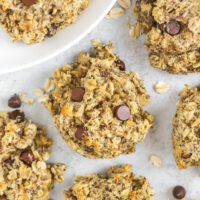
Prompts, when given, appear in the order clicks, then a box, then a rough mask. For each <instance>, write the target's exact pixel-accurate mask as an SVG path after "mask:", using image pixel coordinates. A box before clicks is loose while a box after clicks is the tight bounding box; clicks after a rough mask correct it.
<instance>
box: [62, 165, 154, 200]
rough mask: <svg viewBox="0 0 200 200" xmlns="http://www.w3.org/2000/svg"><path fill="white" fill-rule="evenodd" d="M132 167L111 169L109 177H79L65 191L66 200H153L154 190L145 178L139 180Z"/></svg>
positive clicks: (97, 175)
mask: <svg viewBox="0 0 200 200" xmlns="http://www.w3.org/2000/svg"><path fill="white" fill-rule="evenodd" d="M131 168H132V166H131V165H128V164H126V165H123V166H114V167H110V169H109V170H108V171H107V176H103V175H100V174H87V175H86V176H85V177H82V176H77V177H76V181H75V183H74V184H73V186H72V187H71V188H70V189H69V190H67V191H64V196H65V200H76V199H81V200H87V199H98V200H105V199H106V200H108V199H109V200H111V199H112V200H118V199H123V200H133V199H135V200H136V199H138V200H151V199H153V197H154V190H153V188H152V186H151V185H150V184H149V182H148V181H147V179H146V178H145V177H143V176H140V177H139V178H137V177H136V176H135V175H134V174H133V173H132V172H131Z"/></svg>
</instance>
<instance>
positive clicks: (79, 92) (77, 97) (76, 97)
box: [72, 87, 85, 102]
mask: <svg viewBox="0 0 200 200" xmlns="http://www.w3.org/2000/svg"><path fill="white" fill-rule="evenodd" d="M84 94H85V89H84V88H83V87H77V88H74V89H73V90H72V101H75V102H80V101H82V100H83V96H84Z"/></svg>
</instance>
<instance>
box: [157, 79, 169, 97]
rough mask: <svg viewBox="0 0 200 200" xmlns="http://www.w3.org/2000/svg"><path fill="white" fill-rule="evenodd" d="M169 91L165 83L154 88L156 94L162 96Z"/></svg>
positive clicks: (160, 83)
mask: <svg viewBox="0 0 200 200" xmlns="http://www.w3.org/2000/svg"><path fill="white" fill-rule="evenodd" d="M169 89H170V87H169V84H168V83H167V82H159V83H157V84H156V85H155V86H154V90H155V91H156V92H157V93H158V94H164V93H166V92H167V91H168V90H169Z"/></svg>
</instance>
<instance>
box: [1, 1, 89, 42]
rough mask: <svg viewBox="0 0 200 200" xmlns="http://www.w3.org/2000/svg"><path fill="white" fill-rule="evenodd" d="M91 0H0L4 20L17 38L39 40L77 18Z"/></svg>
mask: <svg viewBox="0 0 200 200" xmlns="http://www.w3.org/2000/svg"><path fill="white" fill-rule="evenodd" d="M88 1H89V0H59V1H58V0H0V24H2V25H3V27H4V29H5V30H6V31H7V32H8V34H9V35H10V37H11V38H12V39H13V41H16V40H23V41H24V42H25V43H27V44H32V43H38V42H41V41H43V40H44V39H45V37H46V36H47V37H51V36H53V35H54V34H55V33H56V32H57V31H58V30H60V29H63V28H65V27H66V26H68V25H69V24H72V23H74V22H75V20H76V18H77V16H78V15H79V13H80V11H81V10H83V9H85V8H86V7H87V5H88Z"/></svg>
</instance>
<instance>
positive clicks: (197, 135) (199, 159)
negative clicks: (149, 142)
mask: <svg viewBox="0 0 200 200" xmlns="http://www.w3.org/2000/svg"><path fill="white" fill-rule="evenodd" d="M179 96H180V100H179V101H178V102H177V111H176V114H175V116H174V119H173V127H174V129H173V133H172V143H173V148H174V151H173V152H174V157H175V160H176V163H177V165H178V167H179V168H180V169H185V168H187V167H188V166H197V167H200V87H195V88H192V89H190V88H185V89H184V90H183V91H182V92H180V94H179Z"/></svg>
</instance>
